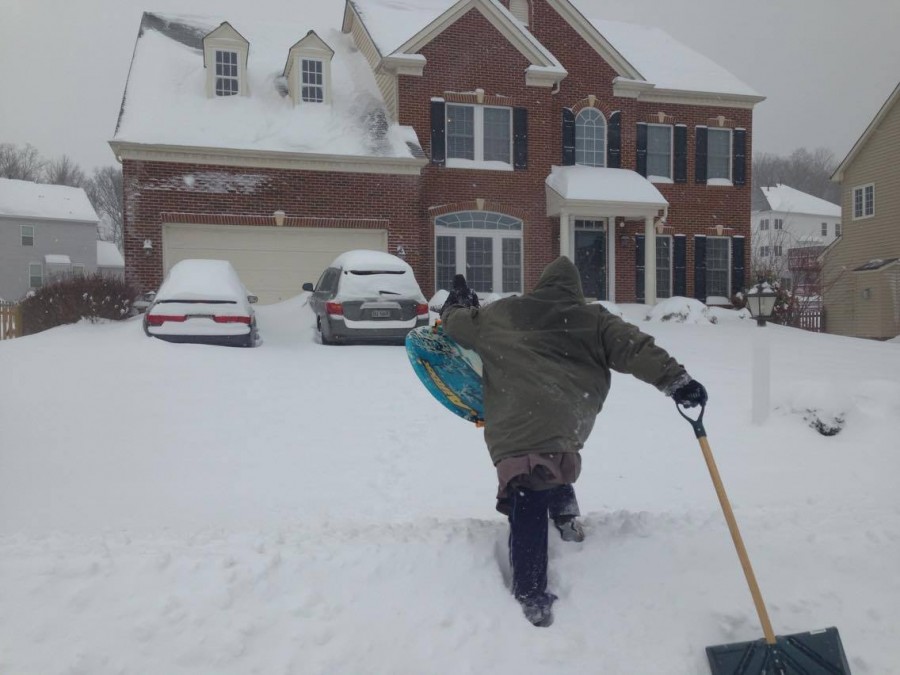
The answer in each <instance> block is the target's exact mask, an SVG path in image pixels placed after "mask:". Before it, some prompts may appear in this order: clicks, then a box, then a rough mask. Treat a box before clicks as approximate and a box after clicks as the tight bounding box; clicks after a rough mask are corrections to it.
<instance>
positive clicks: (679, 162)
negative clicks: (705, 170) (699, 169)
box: [672, 124, 687, 183]
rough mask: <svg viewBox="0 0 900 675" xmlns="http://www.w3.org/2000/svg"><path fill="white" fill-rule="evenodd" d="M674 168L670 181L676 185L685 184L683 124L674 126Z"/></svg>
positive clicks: (685, 166) (685, 141)
mask: <svg viewBox="0 0 900 675" xmlns="http://www.w3.org/2000/svg"><path fill="white" fill-rule="evenodd" d="M674 134H675V139H674V140H675V143H674V146H675V167H674V171H673V173H674V174H675V175H674V176H673V177H672V179H673V180H674V182H676V183H686V182H687V127H686V126H685V125H683V124H678V125H676V126H675V131H674Z"/></svg>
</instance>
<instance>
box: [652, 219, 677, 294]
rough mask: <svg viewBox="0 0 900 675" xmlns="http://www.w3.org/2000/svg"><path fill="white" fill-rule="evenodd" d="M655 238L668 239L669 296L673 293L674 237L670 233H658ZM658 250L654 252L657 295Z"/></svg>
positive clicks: (657, 289) (657, 290)
mask: <svg viewBox="0 0 900 675" xmlns="http://www.w3.org/2000/svg"><path fill="white" fill-rule="evenodd" d="M655 239H668V240H669V296H668V297H669V298H671V297H674V293H675V237H674V236H672V235H671V234H658V235H656V237H655ZM659 278H660V277H659V251H657V252H656V287H657V288H656V294H657V297H658V296H659ZM665 299H668V298H665Z"/></svg>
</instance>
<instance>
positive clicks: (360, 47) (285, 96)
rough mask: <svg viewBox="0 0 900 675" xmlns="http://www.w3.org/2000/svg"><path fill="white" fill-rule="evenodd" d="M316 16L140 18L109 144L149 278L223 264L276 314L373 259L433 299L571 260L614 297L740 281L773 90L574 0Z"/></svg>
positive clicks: (131, 245) (141, 269)
mask: <svg viewBox="0 0 900 675" xmlns="http://www.w3.org/2000/svg"><path fill="white" fill-rule="evenodd" d="M297 6H298V8H299V9H298V12H297V15H296V20H287V19H285V20H283V21H281V22H280V23H271V24H268V25H266V24H259V23H257V22H251V21H248V22H243V21H239V20H235V21H234V23H233V24H232V23H230V22H228V21H226V20H222V19H215V20H213V19H210V20H201V19H186V18H183V17H179V18H177V19H176V18H168V17H165V16H161V15H157V14H145V15H144V17H143V19H142V23H141V28H140V32H139V36H138V40H137V44H136V46H135V51H134V57H133V60H132V64H131V70H130V74H129V80H128V83H127V87H126V91H125V95H124V99H123V103H122V109H121V114H120V118H119V123H118V125H117V129H116V134H115V137H114V139H113V140H112V141H111V142H110V145H111V146H112V148H113V151H114V152H115V153H116V156H117V157H118V159H119V160H120V161H121V163H122V166H123V171H124V177H125V193H126V194H125V202H126V208H125V259H126V268H127V276H128V278H129V280H131V281H132V282H134V283H135V284H136V285H138V286H139V287H142V288H153V287H155V286H156V285H157V284H158V283H159V282H160V281H161V279H162V277H163V275H164V273H165V271H166V270H167V269H168V268H169V267H170V266H171V265H172V264H173V263H174V262H176V261H177V260H180V259H183V258H185V257H224V258H229V259H231V260H232V262H234V264H235V266H236V267H237V269H238V271H239V272H240V274H241V276H242V278H243V279H244V281H245V283H246V284H247V286H248V287H249V288H251V289H252V290H253V291H254V292H255V293H256V294H257V295H259V296H260V298H261V300H262V301H263V302H267V301H268V302H271V301H277V300H279V299H284V298H286V297H290V296H292V295H296V294H297V293H298V292H299V289H300V286H301V284H302V283H303V282H304V281H314V280H315V279H316V278H317V277H318V275H319V273H320V272H321V271H322V270H323V269H324V268H325V266H326V265H327V264H328V263H329V262H330V261H331V259H332V258H333V257H335V256H336V255H337V253H340V252H341V251H344V250H347V249H349V248H376V249H380V250H386V251H388V252H390V253H394V254H397V255H400V256H401V257H404V258H405V259H406V260H407V261H408V262H409V263H410V264H411V265H412V266H413V268H414V269H415V271H416V276H417V278H418V279H419V282H420V285H421V286H422V289H423V292H424V293H425V295H426V296H430V295H431V294H432V293H433V292H434V291H435V290H437V289H439V288H446V287H447V284H448V283H449V281H450V279H452V276H453V274H455V273H463V274H465V275H466V276H467V278H468V279H469V280H470V283H471V284H472V285H473V287H474V288H475V289H476V290H478V291H479V292H480V293H492V292H493V293H501V294H502V293H511V292H521V291H523V290H527V289H528V288H530V287H532V286H533V285H534V284H535V282H536V281H537V279H538V277H539V275H540V272H541V270H542V269H543V267H544V266H545V265H546V264H547V263H548V262H549V261H551V260H552V259H553V258H555V257H556V256H557V255H559V254H560V253H562V254H565V255H568V256H569V257H570V258H572V259H573V261H575V263H576V265H577V266H578V268H579V270H580V272H581V274H582V281H583V283H584V286H585V291H586V294H587V295H588V296H590V297H594V298H599V299H608V300H613V301H618V302H634V301H641V302H648V303H653V302H655V301H656V299H657V298H661V297H668V296H671V295H687V296H691V297H696V298H699V299H701V300H709V301H710V302H712V301H717V302H718V301H721V298H728V297H730V296H731V295H732V294H733V293H735V292H737V291H739V290H741V289H742V288H743V286H744V276H745V275H744V270H745V268H746V266H747V265H748V264H749V259H750V247H749V246H746V245H745V243H744V242H745V240H746V239H748V238H749V235H750V217H749V216H750V176H749V171H750V163H749V158H750V156H751V129H752V111H753V107H754V105H755V104H756V103H758V102H759V101H761V100H763V99H762V97H761V96H759V95H758V94H756V93H755V92H754V91H753V90H752V89H750V88H749V87H748V86H747V85H745V84H743V83H742V82H740V81H739V80H737V79H736V78H734V77H733V76H732V75H730V74H729V73H727V72H726V71H724V70H723V69H722V68H721V67H719V66H718V65H717V64H715V63H713V62H711V61H710V60H708V59H706V58H705V57H702V56H700V55H699V54H697V53H696V52H694V51H692V50H691V49H688V48H687V47H685V46H683V45H681V44H679V43H677V42H676V41H674V40H673V39H672V38H671V37H669V36H668V35H667V34H665V33H664V32H662V31H660V30H658V29H653V28H647V27H642V26H634V25H629V24H622V23H617V22H608V21H591V20H588V19H587V18H585V17H584V15H582V14H581V13H580V12H579V10H578V9H577V8H576V7H575V6H574V5H573V4H572V3H571V2H569V0H457V1H453V0H413V1H411V2H408V3H403V4H402V5H399V4H398V3H396V2H392V1H390V0H348V1H347V2H346V3H345V4H342V3H338V2H334V3H331V2H329V3H314V2H312V0H303V1H300V2H298V3H297ZM714 299H715V300H714Z"/></svg>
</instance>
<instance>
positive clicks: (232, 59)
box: [216, 49, 239, 96]
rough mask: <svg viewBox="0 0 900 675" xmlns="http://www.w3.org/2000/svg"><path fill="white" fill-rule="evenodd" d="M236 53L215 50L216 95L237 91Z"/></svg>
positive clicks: (232, 94) (226, 94) (227, 94)
mask: <svg viewBox="0 0 900 675" xmlns="http://www.w3.org/2000/svg"><path fill="white" fill-rule="evenodd" d="M238 91H239V87H238V53H237V52H232V51H224V50H221V49H217V50H216V96H234V95H236V94H237V93H238Z"/></svg>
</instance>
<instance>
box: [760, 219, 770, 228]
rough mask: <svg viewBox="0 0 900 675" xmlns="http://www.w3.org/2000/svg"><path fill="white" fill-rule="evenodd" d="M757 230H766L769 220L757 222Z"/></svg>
mask: <svg viewBox="0 0 900 675" xmlns="http://www.w3.org/2000/svg"><path fill="white" fill-rule="evenodd" d="M759 229H760V230H768V229H769V219H768V218H763V219H762V220H761V221H759Z"/></svg>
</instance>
